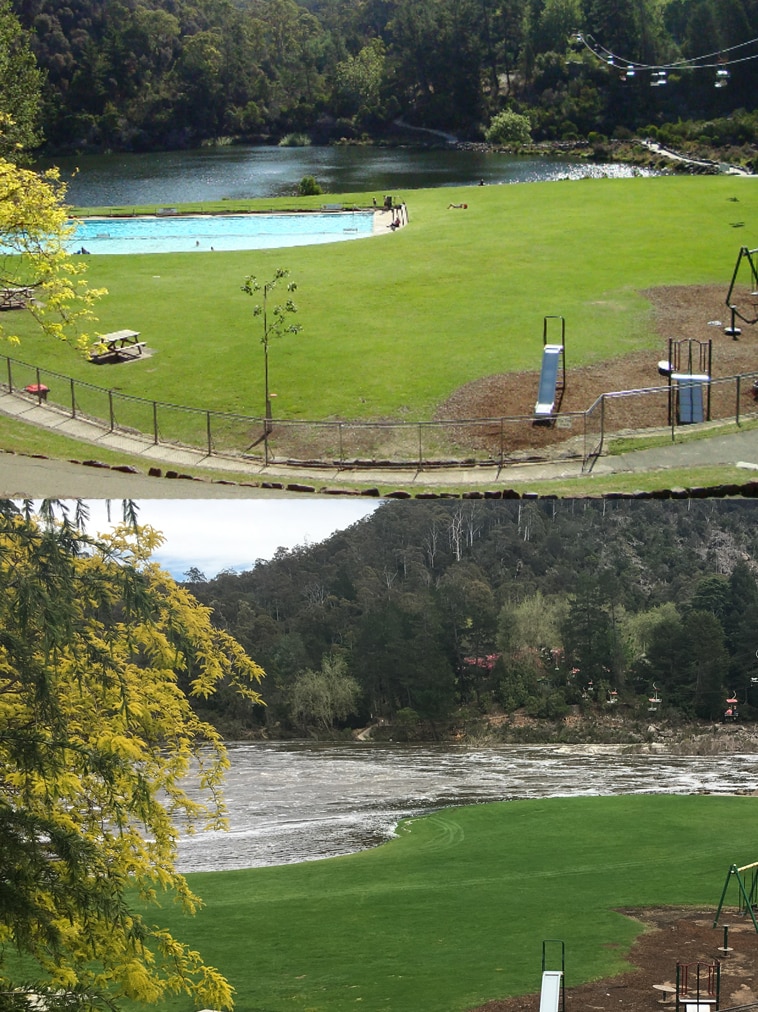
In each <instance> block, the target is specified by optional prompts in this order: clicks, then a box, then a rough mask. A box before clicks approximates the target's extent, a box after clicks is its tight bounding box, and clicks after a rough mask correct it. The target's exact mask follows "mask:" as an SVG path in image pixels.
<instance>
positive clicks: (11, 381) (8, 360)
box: [5, 356, 13, 394]
mask: <svg viewBox="0 0 758 1012" xmlns="http://www.w3.org/2000/svg"><path fill="white" fill-rule="evenodd" d="M5 361H6V362H7V363H8V393H9V394H12V393H13V376H12V374H11V360H10V356H6V359H5Z"/></svg>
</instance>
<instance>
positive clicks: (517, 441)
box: [436, 285, 758, 450]
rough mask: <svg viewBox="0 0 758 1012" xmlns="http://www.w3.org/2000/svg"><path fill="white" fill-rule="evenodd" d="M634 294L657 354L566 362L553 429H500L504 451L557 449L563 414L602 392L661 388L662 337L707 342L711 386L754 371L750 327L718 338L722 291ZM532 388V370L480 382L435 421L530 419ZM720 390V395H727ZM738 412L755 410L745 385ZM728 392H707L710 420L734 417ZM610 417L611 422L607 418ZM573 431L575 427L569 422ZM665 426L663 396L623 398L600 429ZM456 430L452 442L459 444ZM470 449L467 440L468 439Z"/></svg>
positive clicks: (725, 317)
mask: <svg viewBox="0 0 758 1012" xmlns="http://www.w3.org/2000/svg"><path fill="white" fill-rule="evenodd" d="M642 295H644V296H645V298H646V299H648V300H649V301H650V303H651V305H652V309H653V314H654V320H655V328H656V332H657V333H658V334H659V336H660V338H661V341H660V352H659V353H657V354H656V352H654V351H642V352H634V353H632V354H629V355H624V356H621V357H619V358H615V359H611V360H609V361H606V362H598V363H595V364H593V365H588V366H582V367H580V368H571V362H570V359H569V362H568V369H567V377H566V390H565V393H564V395H563V398H562V402H561V406H560V410H561V415H562V416H564V418H563V419H561V418H559V419H558V422H557V424H556V425H554V426H548V425H533V424H531V423H524V422H522V423H520V425H518V426H517V425H513V426H510V427H509V428H508V432H507V445H508V448H509V449H510V450H519V449H529V448H533V449H541V448H544V447H550V446H553V445H555V444H559V443H562V442H565V441H566V440H567V439H569V438H570V437H571V436H572V434H573V435H579V432H578V431H576V432H573V433H572V431H571V430H570V425H571V423H570V420H569V419H568V417H567V415H568V414H569V413H570V412H574V411H586V410H587V409H588V408H589V407H590V406H591V405H592V404H594V402H595V401H596V400H597V398H598V397H599V396H600V395H601V394H604V393H609V392H612V391H618V390H640V389H644V388H649V387H656V386H665V385H666V384H667V382H668V381H667V378H666V377H665V376H661V375H660V374H659V372H658V360H665V359H667V357H668V341H669V338H673V339H674V340H683V339H685V338H692V339H696V340H697V341H699V342H707V341H708V340H709V339H710V340H712V342H713V344H712V364H711V375H712V376H713V377H714V378H715V379H719V378H722V377H727V376H735V375H738V374H741V373H749V372H753V371H756V370H758V353H757V347H756V339H758V331H757V329H756V327H753V326H749V325H747V324H745V323H741V322H740V321H739V320H738V321H737V323H738V325H739V326H740V327H741V328H742V335H741V336H740V337H739V339H737V340H735V339H734V338H733V337H732V336H731V335H727V334H725V333H724V328H725V327H727V326H728V325H730V323H731V314H730V312H729V309H728V307H727V306H726V304H725V296H726V288H725V286H723V285H686V286H685V285H683V286H675V287H661V288H650V289H648V290H646V291H644V292H642ZM735 301H736V302H737V303H738V305H739V306H740V310H741V311H742V312H743V314H744V315H745V316H746V317H747V318H752V316H754V315H756V307H755V305H754V301H755V300H753V299H752V298H751V297H750V294H749V292H748V291H747V290H743V291H741V292H739V293H737V294H736V297H735ZM681 366H686V368H681V371H682V372H688V371H690V363H689V362H683V363H681ZM691 371H692V372H702V371H704V370H703V369H702V368H701V367H700V363H699V362H698V361H697V352H696V353H695V360H694V361H693V362H692V368H691ZM538 386H539V371H537V370H535V371H533V372H518V373H502V374H497V375H494V376H485V377H483V378H482V379H479V380H475V381H474V382H472V383H468V384H466V385H465V386H462V387H460V388H459V389H458V390H456V391H455V392H454V393H453V394H452V396H451V397H449V398H448V399H447V400H446V401H445V402H444V403H443V404H442V405H440V407H439V410H438V411H437V414H436V417H437V418H438V419H456V418H464V419H478V418H500V417H502V416H507V417H515V416H521V415H525V416H531V415H532V414H533V412H534V405H535V401H536V396H537V389H538ZM727 387H728V389H727ZM740 402H741V405H742V406H743V408H744V410H745V411H746V412H747V411H748V410H755V398H754V396H753V390H752V383H747V382H746V383H745V384H744V389H742V390H741V397H740ZM734 409H735V387H734V386H733V385H731V384H729V385H724V389H721V388H720V387H718V386H714V387H712V389H711V417H712V418H728V417H732V418H733V417H734ZM614 416H615V417H614ZM577 424H578V423H577ZM667 424H668V395H667V393H663V394H661V395H649V396H644V397H643V396H635V397H625V398H623V399H621V400H618V401H613V402H610V403H608V404H607V411H606V425H607V427H608V428H609V429H611V430H622V429H646V428H656V427H659V426H666V425H667ZM499 432H500V430H499V427H497V431H495V428H494V427H493V431H492V432H491V433H488V434H487V433H485V431H484V429H483V428H482V427H481V426H479V427H477V428H476V440H477V443H478V445H479V446H481V445H483V444H486V440H487V438H489V439H490V441H494V440H495V439H496V438H499ZM466 435H467V434H466V432H465V430H464V429H462V430H461V431H460V432H459V437H460V438H461V439H462V440H463V441H465V440H466ZM469 442H470V443H471V445H472V446H473V436H470V437H469Z"/></svg>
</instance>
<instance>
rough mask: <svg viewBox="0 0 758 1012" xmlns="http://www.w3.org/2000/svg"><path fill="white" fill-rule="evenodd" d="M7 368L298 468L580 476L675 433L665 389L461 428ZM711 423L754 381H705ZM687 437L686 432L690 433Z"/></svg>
mask: <svg viewBox="0 0 758 1012" xmlns="http://www.w3.org/2000/svg"><path fill="white" fill-rule="evenodd" d="M3 357H4V358H5V368H4V370H3V371H4V373H5V375H4V378H3V379H2V380H0V388H2V389H4V390H7V391H8V392H10V393H16V394H22V395H23V396H26V397H28V398H30V399H32V400H36V401H37V402H38V403H39V404H43V403H46V404H49V405H51V406H54V407H55V408H56V409H57V410H59V411H63V412H65V413H67V414H69V415H70V416H71V417H72V418H86V419H88V420H90V421H92V422H94V423H96V424H98V425H100V426H102V427H103V428H104V429H106V430H109V431H112V432H117V431H118V432H126V433H138V434H140V435H141V436H143V437H144V438H147V439H149V440H152V442H153V443H154V444H155V445H158V444H170V445H178V446H185V447H191V448H193V449H201V450H203V451H204V452H205V453H207V454H208V456H212V455H214V454H216V455H225V456H235V455H236V456H240V457H242V458H244V459H246V460H251V461H255V462H263V463H274V462H277V463H285V462H286V463H294V464H298V465H304V466H312V467H318V466H334V465H337V466H341V467H349V466H361V465H363V466H367V467H374V468H376V467H383V466H385V467H389V466H394V467H425V468H429V467H435V466H437V467H444V466H450V467H452V466H456V467H458V466H467V465H470V466H482V465H489V466H493V465H494V466H497V467H506V466H508V465H509V464H517V463H525V462H531V461H539V460H556V459H574V460H575V459H577V458H581V459H582V461H583V467H584V469H585V470H588V469H589V468H590V467H591V465H592V462H593V461H594V460H595V459H596V458H597V457H598V456H599V455H600V454H601V453H602V452H603V450H604V448H605V443H606V440H607V439H608V437H609V436H610V435H618V434H620V433H623V432H626V431H634V432H639V431H640V430H642V429H659V430H661V429H662V430H665V429H666V427H669V428H670V429H671V436H672V439H673V438H674V436H675V433H676V431H678V430H679V428H680V426H679V425H678V423H677V421H676V419H675V417H674V418H673V420H672V415H675V412H676V408H675V388H674V387H671V386H669V385H666V386H661V387H649V388H645V389H641V390H623V391H615V392H611V393H605V394H602V395H601V396H600V397H599V398H598V399H597V400H596V401H595V403H594V404H593V405H592V406H591V407H590V408H588V409H587V410H586V411H580V412H562V413H561V414H560V415H558V416H556V417H554V418H552V419H550V420H548V424H545V422H544V420H542V419H541V420H540V421H539V423H536V422H535V419H534V418H533V417H532V416H514V417H506V416H504V417H499V418H478V419H468V420H455V419H447V420H435V421H423V422H401V421H384V422H376V421H365V422H364V421H341V420H325V421H295V420H290V419H281V420H279V419H273V420H268V421H266V420H265V419H264V418H263V417H256V416H246V415H238V414H232V413H229V412H221V411H209V410H203V409H199V408H191V407H187V406H183V405H177V404H170V403H167V402H163V401H157V400H150V399H148V398H143V397H136V396H134V395H132V394H125V393H122V392H121V391H117V390H112V389H106V388H103V387H99V386H96V385H95V384H92V383H88V382H86V381H84V380H78V379H73V378H72V377H70V376H65V375H63V374H61V373H57V372H54V371H52V370H49V369H43V368H41V367H39V366H34V365H30V364H29V363H27V362H21V361H19V360H17V359H12V358H10V357H9V356H3ZM709 401H710V412H709V413H710V418H711V419H712V420H717V419H718V420H722V421H726V420H733V421H736V422H737V423H738V424H739V423H740V422H741V421H742V420H743V419H746V418H754V417H758V372H754V373H742V374H740V375H738V376H730V377H726V378H724V379H716V380H711V382H710V388H709ZM688 428H692V426H688Z"/></svg>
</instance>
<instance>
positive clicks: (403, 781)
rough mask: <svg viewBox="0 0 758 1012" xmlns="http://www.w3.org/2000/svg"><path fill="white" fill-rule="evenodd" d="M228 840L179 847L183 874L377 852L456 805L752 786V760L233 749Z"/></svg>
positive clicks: (502, 751)
mask: <svg viewBox="0 0 758 1012" xmlns="http://www.w3.org/2000/svg"><path fill="white" fill-rule="evenodd" d="M229 753H230V758H231V769H230V770H229V773H228V776H227V786H226V800H227V804H228V808H229V812H230V823H231V830H230V832H228V833H221V832H211V833H200V834H198V835H196V836H192V837H186V838H184V839H183V840H182V841H181V843H180V860H179V867H180V869H181V870H182V871H185V872H189V871H218V870H225V869H230V868H253V867H262V866H266V865H276V864H290V863H294V862H298V861H312V860H316V859H318V858H324V857H333V856H336V855H339V854H348V853H353V852H355V851H358V850H364V849H367V848H369V847H374V846H376V845H378V844H380V843H383V842H385V841H386V840H388V839H390V838H391V837H392V835H393V833H394V829H395V826H396V825H397V823H398V821H399V820H401V819H403V818H406V817H409V816H412V815H420V814H424V813H429V812H432V811H435V810H437V809H440V808H446V807H451V806H455V805H469V804H477V803H481V802H488V801H504V800H515V799H519V798H550V797H571V796H581V795H612V794H691V793H695V792H701V791H702V792H710V793H713V794H732V793H735V792H740V791H750V790H755V789H756V787H758V781H757V779H756V777H757V775H758V757H757V756H754V755H720V756H707V757H706V756H703V757H701V756H667V755H634V754H627V753H625V752H624V751H623V748H621V747H618V746H580V745H572V746H546V745H539V746H538V745H535V746H524V745H519V746H517V745H511V746H500V747H493V748H489V747H488V748H472V747H465V746H449V745H444V746H443V745H440V746H433V745H425V746H408V745H393V744H388V745H375V744H371V743H365V744H363V743H355V744H341V745H318V744H305V743H295V744H293V743H256V744H241V745H231V746H230V750H229Z"/></svg>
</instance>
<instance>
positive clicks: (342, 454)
mask: <svg viewBox="0 0 758 1012" xmlns="http://www.w3.org/2000/svg"><path fill="white" fill-rule="evenodd" d="M337 434H338V436H339V444H340V464H344V463H345V448H344V444H343V442H342V422H337Z"/></svg>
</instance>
